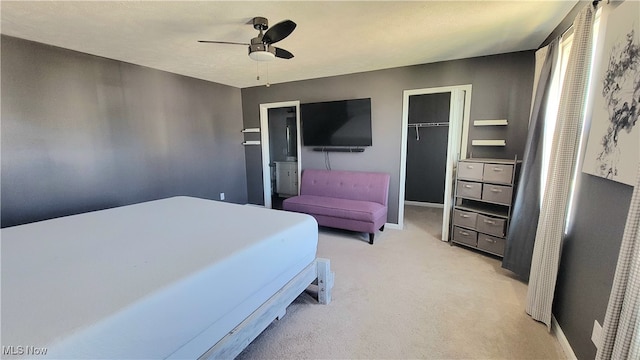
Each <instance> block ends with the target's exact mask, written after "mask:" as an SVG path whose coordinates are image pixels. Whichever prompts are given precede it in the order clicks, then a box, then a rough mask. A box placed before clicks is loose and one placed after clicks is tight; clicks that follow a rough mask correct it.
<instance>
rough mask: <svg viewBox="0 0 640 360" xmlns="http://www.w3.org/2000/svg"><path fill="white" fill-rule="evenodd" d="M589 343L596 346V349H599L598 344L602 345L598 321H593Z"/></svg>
mask: <svg viewBox="0 0 640 360" xmlns="http://www.w3.org/2000/svg"><path fill="white" fill-rule="evenodd" d="M591 341H592V342H593V344H594V345H595V346H596V349H600V344H602V326H600V323H599V322H598V320H594V321H593V331H592V332H591Z"/></svg>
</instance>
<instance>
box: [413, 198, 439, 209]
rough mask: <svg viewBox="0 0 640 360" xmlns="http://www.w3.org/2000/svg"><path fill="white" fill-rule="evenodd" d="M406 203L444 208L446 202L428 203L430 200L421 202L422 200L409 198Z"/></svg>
mask: <svg viewBox="0 0 640 360" xmlns="http://www.w3.org/2000/svg"><path fill="white" fill-rule="evenodd" d="M404 204H405V205H410V206H422V207H429V208H437V209H442V208H444V204H436V203H428V202H421V201H408V200H405V201H404Z"/></svg>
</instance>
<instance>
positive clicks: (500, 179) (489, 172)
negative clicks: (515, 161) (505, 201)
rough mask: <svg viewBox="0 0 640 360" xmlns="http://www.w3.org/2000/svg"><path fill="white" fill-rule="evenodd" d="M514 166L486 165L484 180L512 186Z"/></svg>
mask: <svg viewBox="0 0 640 360" xmlns="http://www.w3.org/2000/svg"><path fill="white" fill-rule="evenodd" d="M512 177H513V165H502V164H484V170H483V175H482V180H483V181H487V182H495V183H500V184H511V178H512Z"/></svg>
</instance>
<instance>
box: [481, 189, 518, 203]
mask: <svg viewBox="0 0 640 360" xmlns="http://www.w3.org/2000/svg"><path fill="white" fill-rule="evenodd" d="M512 194H513V189H512V188H511V186H502V185H493V184H484V185H483V186H482V200H486V201H491V202H495V203H499V204H504V205H510V204H511V195H512Z"/></svg>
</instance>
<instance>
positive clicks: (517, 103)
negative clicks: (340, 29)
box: [242, 51, 534, 223]
mask: <svg viewBox="0 0 640 360" xmlns="http://www.w3.org/2000/svg"><path fill="white" fill-rule="evenodd" d="M533 71H534V53H533V51H525V52H517V53H510V54H502V55H495V56H486V57H479V58H472V59H464V60H456V61H448V62H440V63H434V64H425V65H417V66H408V67H402V68H394V69H388V70H379V71H372V72H365V73H358V74H349V75H343V76H335V77H329V78H322V79H314V80H305V81H297V82H290V83H284V84H275V85H271V87H264V86H261V87H252V88H245V89H242V111H243V116H244V125H245V127H259V126H260V117H259V105H260V104H261V103H271V102H280V101H289V100H300V102H302V103H307V102H318V101H330V100H342V99H355V98H371V112H372V122H373V124H372V127H373V129H372V131H373V146H372V147H369V148H366V150H365V152H364V153H331V155H330V156H331V165H332V168H333V169H335V170H343V169H344V170H356V171H358V170H359V171H381V172H386V173H389V174H391V184H390V189H389V199H390V202H389V217H388V222H390V223H397V222H398V194H399V181H400V147H401V131H402V129H401V125H402V92H403V90H411V89H420V88H432V87H441V86H454V85H465V84H472V85H473V91H472V100H471V121H473V120H475V119H508V120H509V126H507V127H506V128H500V129H489V127H484V128H482V129H481V128H477V129H475V128H473V126H471V127H470V131H469V139H470V140H471V139H492V138H496V137H497V138H506V139H507V146H506V147H504V148H475V149H474V148H472V147H471V146H469V149H470V151H473V156H474V157H498V158H513V156H514V155H516V154H517V155H518V156H519V157H521V156H522V154H523V146H524V141H525V139H526V132H527V124H528V114H529V108H530V104H531V92H532V86H533V85H532V84H533ZM245 156H246V160H247V185H248V199H249V202H251V203H256V204H262V202H263V196H262V165H261V157H260V156H261V154H260V149H259V147H257V146H252V147H247V148H246V149H245ZM300 158H301V160H302V164H301V165H302V168H303V169H306V168H319V169H323V168H324V167H325V162H324V155H323V154H322V153H319V152H313V151H311V150H310V148H303V149H302V152H301V155H300Z"/></svg>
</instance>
